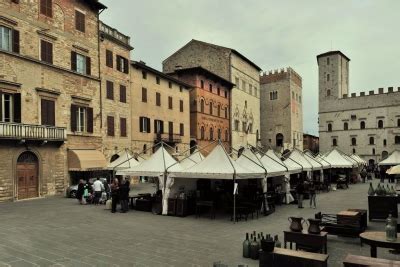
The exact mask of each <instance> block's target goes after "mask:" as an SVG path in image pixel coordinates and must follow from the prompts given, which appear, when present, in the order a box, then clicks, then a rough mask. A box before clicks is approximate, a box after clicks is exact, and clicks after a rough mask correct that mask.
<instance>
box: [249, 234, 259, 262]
mask: <svg viewBox="0 0 400 267" xmlns="http://www.w3.org/2000/svg"><path fill="white" fill-rule="evenodd" d="M259 249H260V247H259V245H258V242H257V237H254V239H253V241H251V243H250V258H252V259H253V260H257V259H258V250H259Z"/></svg>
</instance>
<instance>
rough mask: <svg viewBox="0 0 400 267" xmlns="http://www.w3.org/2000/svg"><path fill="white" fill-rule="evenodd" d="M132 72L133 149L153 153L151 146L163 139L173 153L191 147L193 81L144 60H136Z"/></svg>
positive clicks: (132, 65) (137, 151)
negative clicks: (184, 80) (172, 75)
mask: <svg viewBox="0 0 400 267" xmlns="http://www.w3.org/2000/svg"><path fill="white" fill-rule="evenodd" d="M130 76H131V115H132V121H131V127H132V133H131V134H132V150H133V151H134V152H135V153H138V154H140V153H142V152H146V153H147V154H151V153H152V151H151V148H152V147H153V146H154V145H155V144H157V143H159V142H160V141H164V142H165V143H167V144H168V145H169V146H170V147H172V148H173V150H175V151H172V152H174V153H177V154H179V153H182V152H185V151H188V149H189V143H190V107H189V89H190V85H188V84H186V83H184V82H182V81H180V80H178V79H176V78H174V77H171V76H169V75H166V74H165V73H163V72H160V71H158V70H155V69H153V68H151V67H149V66H147V65H146V64H145V63H144V62H137V61H133V62H132V63H131V68H130ZM171 150H172V149H170V151H171Z"/></svg>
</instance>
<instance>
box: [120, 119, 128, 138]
mask: <svg viewBox="0 0 400 267" xmlns="http://www.w3.org/2000/svg"><path fill="white" fill-rule="evenodd" d="M119 125H120V130H121V131H120V134H121V137H126V136H127V133H126V118H120V119H119Z"/></svg>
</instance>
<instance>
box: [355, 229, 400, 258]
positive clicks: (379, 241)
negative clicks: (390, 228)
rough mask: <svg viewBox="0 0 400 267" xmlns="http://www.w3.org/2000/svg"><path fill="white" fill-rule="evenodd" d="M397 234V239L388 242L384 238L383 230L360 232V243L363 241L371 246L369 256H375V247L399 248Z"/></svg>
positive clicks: (399, 241)
mask: <svg viewBox="0 0 400 267" xmlns="http://www.w3.org/2000/svg"><path fill="white" fill-rule="evenodd" d="M399 237H400V236H399V234H397V240H396V241H394V242H389V241H387V240H386V233H385V232H364V233H361V234H360V241H361V244H363V243H365V244H367V245H370V246H371V257H372V258H376V256H377V247H380V248H391V249H396V250H398V249H400V239H399Z"/></svg>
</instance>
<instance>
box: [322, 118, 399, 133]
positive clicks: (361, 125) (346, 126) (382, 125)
mask: <svg viewBox="0 0 400 267" xmlns="http://www.w3.org/2000/svg"><path fill="white" fill-rule="evenodd" d="M377 127H378V129H383V128H384V123H383V120H378V123H377ZM397 127H400V119H397ZM348 129H349V123H348V122H344V123H343V130H345V131H347V130H348ZM360 129H365V121H360ZM332 131H333V129H332V124H331V123H328V132H332Z"/></svg>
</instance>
